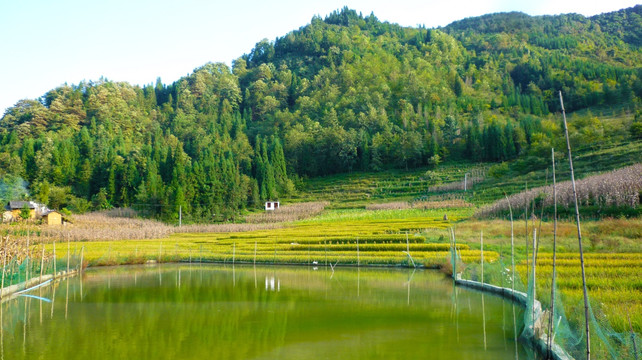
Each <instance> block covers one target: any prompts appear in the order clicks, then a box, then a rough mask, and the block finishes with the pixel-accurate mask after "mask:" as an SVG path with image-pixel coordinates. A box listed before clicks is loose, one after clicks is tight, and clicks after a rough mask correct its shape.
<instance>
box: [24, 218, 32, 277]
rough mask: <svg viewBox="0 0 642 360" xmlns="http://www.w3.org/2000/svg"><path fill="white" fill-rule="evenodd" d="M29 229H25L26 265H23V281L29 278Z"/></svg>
mask: <svg viewBox="0 0 642 360" xmlns="http://www.w3.org/2000/svg"><path fill="white" fill-rule="evenodd" d="M29 253H30V251H29V230H27V258H26V261H27V265H26V266H25V281H27V280H29V266H31V263H30V262H29Z"/></svg>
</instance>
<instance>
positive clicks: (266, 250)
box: [47, 208, 498, 267]
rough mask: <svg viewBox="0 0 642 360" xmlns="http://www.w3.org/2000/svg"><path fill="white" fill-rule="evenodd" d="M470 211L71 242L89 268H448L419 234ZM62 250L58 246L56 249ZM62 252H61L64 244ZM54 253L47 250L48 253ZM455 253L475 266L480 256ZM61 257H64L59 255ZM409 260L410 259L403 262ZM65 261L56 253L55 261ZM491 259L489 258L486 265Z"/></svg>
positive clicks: (341, 213)
mask: <svg viewBox="0 0 642 360" xmlns="http://www.w3.org/2000/svg"><path fill="white" fill-rule="evenodd" d="M471 211H472V210H470V209H467V208H465V209H451V210H449V213H450V215H449V219H450V220H443V215H442V213H443V210H434V209H433V210H419V209H409V210H404V211H390V210H381V211H365V210H360V211H351V210H331V211H327V212H326V213H324V214H322V215H320V216H317V217H315V218H312V219H307V220H302V221H299V222H296V223H293V224H291V225H290V226H287V227H283V228H276V229H266V230H255V231H246V232H227V233H177V234H173V235H170V236H169V237H168V238H164V239H139V240H124V241H90V242H74V243H73V248H74V251H75V252H77V251H78V249H79V248H82V249H83V257H84V259H85V260H86V261H87V262H88V264H89V265H110V264H126V263H141V262H145V261H148V260H155V261H161V262H165V261H190V260H191V261H194V262H197V261H216V262H232V261H235V262H246V263H247V262H252V263H253V262H254V261H256V262H257V263H268V264H271V263H287V264H317V265H321V264H323V265H330V264H332V265H333V266H334V265H335V264H339V265H400V266H408V265H412V263H413V262H414V264H415V265H417V266H426V267H439V266H441V265H444V264H445V263H447V261H448V254H449V248H450V245H449V244H447V243H443V244H433V243H426V241H425V236H424V234H425V233H430V232H439V233H446V230H445V229H446V228H448V227H449V226H450V224H451V222H452V221H456V220H458V219H461V218H463V217H466V216H470V213H471ZM60 246H61V245H60V244H59V247H60ZM62 246H64V244H62ZM52 248H53V245H52V244H51V243H50V244H47V251H51V250H52ZM458 248H459V249H460V250H461V252H462V256H463V257H464V259H466V260H468V261H471V262H473V261H476V259H478V258H479V250H470V249H469V247H468V245H465V244H461V245H459V246H458ZM65 251H66V250H65ZM408 253H409V254H410V256H408ZM64 256H65V253H64V251H63V252H58V254H57V257H58V258H61V257H64ZM497 256H498V254H497V253H496V252H488V254H487V257H488V259H490V260H493V259H496V258H497Z"/></svg>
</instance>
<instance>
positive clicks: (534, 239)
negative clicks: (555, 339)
mask: <svg viewBox="0 0 642 360" xmlns="http://www.w3.org/2000/svg"><path fill="white" fill-rule="evenodd" d="M536 246H537V229H535V228H533V264H532V268H533V270H532V272H533V308H532V311H533V315H532V321H533V332H535V301H536V300H535V299H536V298H537V277H536V270H537V264H536V262H535V247H536Z"/></svg>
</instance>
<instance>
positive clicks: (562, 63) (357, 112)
mask: <svg viewBox="0 0 642 360" xmlns="http://www.w3.org/2000/svg"><path fill="white" fill-rule="evenodd" d="M641 14H642V6H639V5H638V6H636V7H633V8H629V9H624V10H620V11H618V12H613V13H608V14H602V15H598V16H594V17H591V18H586V17H583V16H581V15H559V16H537V17H531V16H528V15H525V14H521V13H504V14H491V15H486V16H482V17H478V18H469V19H464V20H461V21H458V22H455V23H453V24H451V25H449V26H447V27H445V28H440V29H426V28H423V27H419V28H408V27H401V26H399V25H396V24H390V23H387V22H381V21H379V20H378V19H377V18H376V17H375V16H374V15H369V16H365V17H364V16H362V15H360V14H357V13H356V12H355V11H352V10H349V9H347V8H344V9H342V10H340V11H336V12H334V13H332V14H330V15H328V16H327V17H326V18H324V19H322V18H319V17H314V18H313V19H312V21H311V23H310V24H308V25H306V26H303V27H301V28H300V29H298V30H295V31H292V32H290V33H288V34H286V35H284V36H283V37H281V38H278V39H276V40H275V41H274V42H270V41H267V40H263V41H260V42H259V43H257V44H256V47H255V48H254V49H252V51H250V52H249V53H248V54H245V55H243V56H241V57H239V58H238V59H237V60H235V61H234V64H233V66H232V68H228V67H227V66H226V65H224V64H212V63H209V64H205V65H203V66H202V67H199V68H197V69H195V70H194V71H193V72H192V73H191V74H190V75H189V76H186V77H184V78H181V79H179V80H178V81H176V82H174V83H173V84H169V85H168V84H163V83H162V82H161V81H160V79H159V81H158V82H157V83H156V84H155V85H149V86H144V87H138V86H132V85H130V84H128V83H121V82H118V83H117V82H112V81H109V80H106V79H100V80H98V81H95V82H93V81H90V82H82V83H80V84H77V85H64V86H61V87H59V88H56V89H53V90H51V91H49V92H47V93H46V94H44V95H43V96H42V97H41V98H40V99H37V100H22V101H20V102H18V103H17V104H16V105H15V106H14V107H12V108H10V109H8V110H7V111H6V113H5V114H4V116H3V117H2V119H0V164H1V166H0V176H2V178H3V183H2V186H1V187H0V198H1V199H2V200H7V199H14V198H16V197H21V196H24V193H25V191H26V190H28V191H29V192H30V193H31V194H32V197H35V198H36V199H38V200H40V201H42V202H45V203H48V204H49V205H50V207H53V208H64V207H67V208H69V209H71V210H73V211H77V212H82V211H85V210H88V209H91V208H96V209H100V208H109V207H114V206H118V207H123V206H133V207H136V208H138V209H139V210H141V211H143V212H145V213H147V214H148V215H150V216H155V217H159V218H162V219H165V220H172V219H175V218H176V217H177V216H178V209H179V207H181V208H182V212H183V216H184V219H185V221H188V222H189V221H194V222H200V221H211V220H212V219H215V220H228V219H233V218H234V217H235V216H236V215H237V214H238V213H239V212H240V211H242V210H243V209H245V208H254V207H257V206H260V204H262V201H264V200H266V199H275V198H299V199H302V198H305V196H308V195H306V194H314V192H315V191H317V192H318V191H320V190H314V189H310V188H309V184H314V182H307V183H308V186H304V185H303V184H304V183H306V182H305V181H303V180H302V179H306V178H312V177H318V176H330V175H334V174H345V173H352V174H354V173H361V172H367V173H370V174H379V173H380V174H384V176H385V174H390V175H391V176H396V174H398V172H399V171H402V172H410V173H413V172H415V173H417V174H419V175H417V176H414V177H411V178H410V179H408V183H409V184H413V181H415V184H416V185H417V186H418V187H417V188H413V190H412V191H410V192H408V193H405V190H403V189H395V188H394V185H393V184H392V183H390V184H387V185H386V183H385V182H384V183H378V184H374V185H372V184H371V185H370V187H371V188H372V189H371V190H367V191H365V192H360V191H356V192H355V193H354V194H353V195H351V196H352V198H353V199H352V200H349V199H348V201H347V202H350V201H353V200H354V201H357V202H358V201H359V199H360V198H361V196H362V195H363V194H366V193H368V195H370V196H374V198H375V199H378V198H381V199H383V198H387V197H394V198H401V199H410V198H415V197H420V196H422V195H425V192H426V191H428V190H429V189H428V187H429V186H432V185H428V183H429V182H425V181H423V180H421V179H419V177H420V176H425V173H426V171H428V170H435V169H440V168H442V170H445V171H450V170H448V169H451V168H452V169H455V168H457V166H458V165H457V164H479V163H499V162H502V161H509V160H516V161H514V162H512V165H511V167H510V169H509V171H510V172H509V173H507V174H508V175H507V176H513V177H518V176H529V175H528V174H529V173H533V172H537V171H541V170H542V169H543V168H545V167H546V164H545V163H543V161H545V160H543V159H544V157H545V156H547V154H548V153H549V152H550V147H552V146H554V147H556V148H558V149H561V148H562V147H563V144H564V143H563V136H562V131H563V130H562V128H561V126H560V117H559V114H556V112H557V111H559V109H560V107H559V95H558V91H560V90H561V91H562V92H563V94H564V100H565V106H566V109H567V110H568V111H570V112H574V113H575V115H574V116H573V115H571V117H570V127H571V128H570V133H571V139H572V145H573V146H574V147H579V148H587V151H590V152H591V153H595V154H598V153H599V151H601V149H613V148H614V146H615V148H619V146H620V145H622V146H625V145H626V144H629V145H626V146H632V147H633V148H636V146H637V145H636V144H639V142H640V139H641V138H642V115H641V111H640V109H641V108H642V105H641V104H640V98H641V97H642V67H640V65H639V64H642V52H641V50H640V45H641V43H640V39H641V37H640V28H641V26H640V19H641V17H640V16H641ZM609 112H611V114H612V115H611V116H608V115H606V113H609ZM618 144H619V145H618ZM631 144H632V145H631ZM637 154H639V153H637ZM609 156H615V155H613V154H611V155H609ZM619 156H620V157H622V156H624V157H625V158H623V159H620V160H618V161H619V162H615V163H622V164H626V163H631V162H635V161H637V160H635V158H636V157H639V155H636V153H635V151H633V152H626V153H624V155H619ZM600 159H609V158H608V157H601V156H598V158H596V159H595V161H592V162H587V163H586V164H587V165H586V166H588V167H591V166H593V167H594V169H591V170H592V171H600V170H603V166H606V167H612V166H613V164H614V162H613V161H610V160H606V161H602V160H600ZM444 164H446V165H445V166H446V167H445V168H443V166H444ZM591 164H593V165H591ZM491 165H493V164H488V165H484V167H485V168H490V167H491ZM465 166H472V165H465ZM500 170H501V169H500ZM382 171H383V172H382ZM589 172H590V171H589ZM338 176H339V177H341V176H343V175H338ZM457 176H463V173H461V172H460V173H458V175H457ZM413 179H414V180H413ZM23 180H24V181H23ZM320 181H321V183H323V181H324V180H320ZM395 181H396V180H395ZM404 182H405V180H404ZM438 182H444V179H440V180H439V181H438ZM321 185H323V184H321ZM495 185H497V183H495ZM24 186H26V187H27V188H26V189H25V188H24ZM386 186H388V187H387V190H384V189H386ZM489 186H490V187H492V186H491V185H489ZM297 187H298V189H297ZM424 190H425V191H424ZM428 192H429V191H428ZM310 196H312V197H322V196H317V195H310ZM496 197H497V194H492V196H490V197H489V199H490V198H496ZM346 206H351V205H346Z"/></svg>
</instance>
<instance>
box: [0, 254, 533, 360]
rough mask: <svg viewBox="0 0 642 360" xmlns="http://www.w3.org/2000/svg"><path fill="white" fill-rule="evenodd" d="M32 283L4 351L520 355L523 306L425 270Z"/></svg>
mask: <svg viewBox="0 0 642 360" xmlns="http://www.w3.org/2000/svg"><path fill="white" fill-rule="evenodd" d="M28 294H29V296H19V297H17V298H15V299H12V300H9V301H6V302H4V303H3V304H2V308H1V310H2V311H1V313H0V315H1V322H2V334H1V336H0V356H1V359H3V360H4V359H46V360H56V359H65V360H68V359H84V360H87V359H495V360H496V359H515V358H516V352H517V356H518V357H519V358H522V359H526V358H528V355H526V351H525V349H524V348H523V347H522V345H521V344H520V343H516V342H515V340H514V331H513V310H515V314H516V318H517V320H516V322H517V330H518V332H519V331H520V329H521V323H522V321H521V319H522V310H521V309H520V308H519V307H513V305H512V304H510V303H508V302H504V301H502V300H501V299H499V298H497V297H494V296H490V295H484V296H482V294H481V293H479V292H475V291H470V290H466V289H461V288H457V289H455V288H454V287H453V284H452V281H451V280H449V279H447V278H446V277H445V276H444V275H443V274H442V273H440V272H437V271H431V270H416V271H413V270H408V269H344V268H337V269H335V271H334V272H332V271H331V269H330V268H324V267H320V268H318V269H314V268H308V267H256V268H254V267H251V266H249V267H246V266H236V267H234V268H233V267H232V266H223V265H201V266H199V265H198V264H195V265H191V266H190V265H160V266H130V267H116V268H102V269H100V268H96V269H90V270H88V271H86V272H85V273H84V274H83V277H82V279H81V278H80V277H76V278H71V279H69V280H66V281H62V282H59V283H57V284H55V285H53V286H48V287H43V288H40V289H35V290H32V291H30V292H29V293H28ZM36 297H39V298H36Z"/></svg>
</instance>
